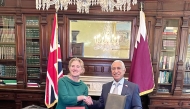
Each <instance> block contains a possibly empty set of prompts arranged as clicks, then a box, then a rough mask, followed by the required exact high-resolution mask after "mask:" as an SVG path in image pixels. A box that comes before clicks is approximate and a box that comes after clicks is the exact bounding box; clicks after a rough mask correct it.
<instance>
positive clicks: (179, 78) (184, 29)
mask: <svg viewBox="0 0 190 109" xmlns="http://www.w3.org/2000/svg"><path fill="white" fill-rule="evenodd" d="M188 20H189V18H188V17H183V19H182V26H181V34H180V41H179V42H180V45H179V56H178V59H177V60H178V62H177V71H176V81H175V82H176V86H175V89H174V95H181V94H182V87H183V72H184V63H185V56H186V51H187V49H186V48H187V43H188V42H187V41H188V31H189V30H188V27H189V25H188V24H189V23H188Z"/></svg>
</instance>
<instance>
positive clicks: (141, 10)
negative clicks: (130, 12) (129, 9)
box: [141, 1, 143, 11]
mask: <svg viewBox="0 0 190 109" xmlns="http://www.w3.org/2000/svg"><path fill="white" fill-rule="evenodd" d="M142 8H143V3H142V1H141V11H142Z"/></svg>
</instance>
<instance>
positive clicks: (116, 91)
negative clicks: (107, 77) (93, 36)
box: [112, 83, 119, 94]
mask: <svg viewBox="0 0 190 109" xmlns="http://www.w3.org/2000/svg"><path fill="white" fill-rule="evenodd" d="M118 86H119V83H115V88H114V89H113V92H112V93H113V94H118Z"/></svg>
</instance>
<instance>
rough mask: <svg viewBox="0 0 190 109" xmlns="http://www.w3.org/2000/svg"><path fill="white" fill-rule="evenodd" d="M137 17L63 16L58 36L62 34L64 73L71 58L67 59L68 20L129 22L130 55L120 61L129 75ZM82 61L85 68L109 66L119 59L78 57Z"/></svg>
mask: <svg viewBox="0 0 190 109" xmlns="http://www.w3.org/2000/svg"><path fill="white" fill-rule="evenodd" d="M136 19H137V16H127V15H90V14H88V15H64V16H63V22H64V25H63V27H62V28H59V31H62V32H59V34H63V38H60V39H61V41H62V42H61V43H62V44H61V46H62V47H61V48H62V50H63V53H64V55H63V53H62V57H63V58H62V59H63V64H64V68H66V71H68V62H69V60H70V59H71V58H72V57H69V50H70V49H71V47H70V39H69V38H70V35H69V34H70V30H69V29H70V26H69V24H70V20H105V21H106V20H109V21H131V40H130V41H131V44H130V53H129V59H120V60H122V61H123V62H124V63H125V66H126V69H127V71H126V72H127V73H129V68H130V66H131V65H130V64H131V60H132V56H133V51H134V45H135V39H136V34H137V32H136V31H137V29H136V28H137V26H136V25H137V21H136ZM79 58H81V59H82V60H83V61H84V64H85V66H94V65H102V66H104V65H107V66H111V63H112V62H113V61H114V60H117V59H118V60H119V58H86V57H79Z"/></svg>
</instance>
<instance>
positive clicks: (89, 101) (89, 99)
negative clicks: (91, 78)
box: [83, 96, 93, 105]
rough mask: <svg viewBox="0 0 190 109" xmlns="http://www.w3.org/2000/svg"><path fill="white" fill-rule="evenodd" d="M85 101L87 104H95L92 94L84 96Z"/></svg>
mask: <svg viewBox="0 0 190 109" xmlns="http://www.w3.org/2000/svg"><path fill="white" fill-rule="evenodd" d="M83 98H84V99H83V101H84V102H85V103H86V104H87V105H93V101H92V98H91V97H90V96H84V97H83Z"/></svg>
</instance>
